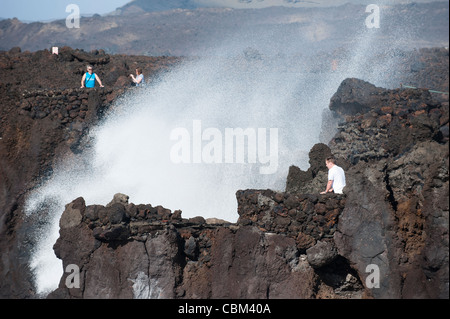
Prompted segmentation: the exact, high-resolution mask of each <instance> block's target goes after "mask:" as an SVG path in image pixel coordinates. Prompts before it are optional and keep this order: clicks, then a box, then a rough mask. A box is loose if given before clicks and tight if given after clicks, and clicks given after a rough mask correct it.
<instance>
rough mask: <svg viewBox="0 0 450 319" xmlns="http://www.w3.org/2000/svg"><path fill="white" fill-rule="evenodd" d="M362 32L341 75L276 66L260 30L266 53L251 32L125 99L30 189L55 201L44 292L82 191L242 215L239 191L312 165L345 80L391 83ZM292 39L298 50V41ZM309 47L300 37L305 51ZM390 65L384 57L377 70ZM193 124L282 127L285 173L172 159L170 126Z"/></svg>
mask: <svg viewBox="0 0 450 319" xmlns="http://www.w3.org/2000/svg"><path fill="white" fill-rule="evenodd" d="M361 25H362V28H363V27H364V21H361ZM364 32H365V31H364ZM364 32H363V31H362V33H363V35H362V36H357V35H355V39H357V40H356V43H354V45H352V46H351V47H348V48H347V49H348V51H350V52H353V55H351V56H349V57H348V58H347V59H346V60H345V61H343V62H342V64H341V68H340V70H339V72H335V73H327V72H323V73H309V72H306V71H304V70H301V69H299V68H294V69H292V68H291V66H292V61H291V60H290V58H289V56H286V59H285V60H282V59H278V60H277V64H270V59H271V56H268V55H267V54H266V53H265V52H273V51H275V50H276V48H273V47H270V46H271V44H270V43H267V42H259V41H258V40H257V39H258V37H253V41H252V43H251V47H253V48H254V49H255V50H257V51H258V52H260V53H261V54H260V57H261V58H259V59H252V58H251V57H249V56H248V55H247V56H246V55H245V54H244V53H245V50H246V49H247V48H248V47H249V43H248V41H243V40H242V39H249V35H248V34H245V32H243V34H238V35H236V37H235V38H233V39H227V40H224V41H223V42H222V43H221V44H218V45H216V46H215V47H214V50H216V52H217V54H211V55H210V57H201V58H199V59H197V60H193V61H187V62H185V63H184V64H183V65H181V66H179V67H178V68H176V69H174V70H172V71H170V72H168V73H167V74H165V75H164V76H163V77H161V78H160V79H159V81H157V82H156V83H154V84H152V85H151V86H149V87H147V88H145V89H143V90H139V91H135V92H136V93H135V94H133V95H130V96H128V97H126V98H124V99H121V100H120V101H117V102H116V103H115V105H114V106H113V109H114V111H113V112H111V114H109V115H108V117H107V118H106V119H105V120H104V122H103V123H102V124H101V125H99V126H98V127H96V128H95V129H93V130H92V131H91V139H92V141H91V144H92V147H91V148H90V149H88V150H85V152H84V153H83V154H81V155H77V156H75V155H73V156H72V160H68V161H63V162H62V164H61V165H59V167H57V168H55V170H54V174H53V176H52V178H51V179H50V180H48V181H47V182H46V183H45V184H43V185H42V186H41V187H40V188H38V189H36V190H35V191H34V192H32V193H31V194H30V196H29V199H28V210H27V211H28V214H29V215H35V214H38V215H42V211H41V210H40V207H42V205H43V204H44V203H45V202H46V201H47V200H48V199H50V198H51V199H52V201H53V203H54V205H52V206H51V207H49V208H48V213H46V214H45V216H43V217H45V220H46V223H45V227H41V228H40V232H41V236H39V237H37V238H36V244H35V250H34V253H33V257H32V259H31V263H30V266H31V267H32V268H33V269H34V272H35V277H36V282H35V284H36V289H37V291H38V292H39V293H42V294H45V293H46V292H48V291H50V290H52V289H54V288H55V287H56V286H57V284H58V281H59V278H60V275H61V272H62V269H61V268H60V273H57V272H56V270H55V269H57V268H58V267H60V266H59V265H60V262H59V261H58V259H57V258H56V257H55V256H54V254H53V250H52V245H53V244H54V242H55V240H56V238H57V237H58V221H59V217H60V215H61V213H62V211H63V210H64V205H65V204H67V203H69V202H71V201H72V200H73V199H75V198H77V197H79V196H82V197H84V199H85V201H86V203H87V205H91V204H103V205H105V204H107V203H108V202H109V201H110V200H111V198H112V196H113V194H115V193H118V192H121V193H126V194H127V195H129V196H130V200H131V201H132V202H135V203H151V204H153V205H163V206H164V207H170V208H171V209H173V210H175V209H181V210H182V211H183V216H184V217H194V216H198V215H202V216H204V217H217V218H221V219H225V220H229V221H231V222H234V221H236V219H237V217H238V216H237V212H236V208H237V203H236V199H235V192H236V191H237V190H239V189H246V188H271V189H274V190H283V189H284V186H285V178H286V176H287V172H288V168H289V166H290V165H297V166H299V167H301V168H304V169H306V168H307V167H308V162H307V154H308V152H309V150H310V149H311V147H312V146H313V145H314V144H315V143H317V142H319V135H320V130H321V124H322V123H321V122H322V118H321V115H322V112H323V110H324V109H326V108H327V107H328V103H329V99H330V98H331V96H332V94H333V93H334V92H335V91H336V89H337V88H338V86H339V84H340V82H341V81H342V80H343V79H344V78H345V77H348V76H349V75H350V76H353V77H359V78H361V79H368V80H372V81H373V80H376V81H375V82H376V83H377V84H378V85H383V81H384V80H385V79H386V77H383V78H382V79H375V78H374V74H375V75H376V74H378V75H382V74H381V73H373V72H371V71H372V69H373V68H376V67H377V65H372V69H371V70H367V69H365V68H364V67H361V66H362V65H364V64H365V63H366V61H367V60H371V59H372V58H373V57H375V56H376V55H377V54H380V53H382V52H383V50H385V46H384V45H383V44H382V43H377V45H371V44H373V42H374V39H373V38H372V37H371V35H370V34H369V33H364ZM253 35H254V34H253ZM266 36H267V35H266ZM290 40H291V42H290V43H289V47H290V50H293V47H294V45H295V41H296V39H290ZM302 45H304V44H303V43H298V44H297V46H298V50H299V52H301V50H302ZM214 50H213V51H214ZM211 53H213V52H211ZM372 60H375V59H372ZM386 63H389V61H386V60H383V61H382V62H381V65H378V67H382V66H385V65H386ZM389 66H390V67H391V68H393V67H395V63H391V64H389ZM194 121H201V123H202V127H203V128H205V129H206V128H214V129H217V130H218V131H220V132H225V130H226V129H227V128H242V129H246V128H253V129H258V128H265V129H270V128H276V129H278V133H279V135H278V169H277V171H276V172H275V173H274V174H271V175H264V174H260V173H259V168H260V163H253V164H252V163H248V162H246V163H236V162H233V163H224V162H223V163H220V164H218V163H212V164H209V163H203V162H200V163H188V164H184V163H174V162H173V161H172V160H171V158H170V153H171V148H172V147H173V145H174V141H173V140H171V139H170V135H171V132H172V131H173V130H174V129H176V128H184V129H186V130H187V131H188V132H192V129H193V123H195V122H194ZM202 142H203V143H204V144H206V143H207V142H208V141H202Z"/></svg>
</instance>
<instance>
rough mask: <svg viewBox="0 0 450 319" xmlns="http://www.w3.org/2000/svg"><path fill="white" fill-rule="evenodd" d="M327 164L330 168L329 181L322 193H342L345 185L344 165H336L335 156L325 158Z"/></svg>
mask: <svg viewBox="0 0 450 319" xmlns="http://www.w3.org/2000/svg"><path fill="white" fill-rule="evenodd" d="M325 165H326V166H327V168H328V183H327V188H326V190H325V191H324V192H321V194H326V193H332V192H334V193H336V194H342V190H343V189H344V187H345V172H344V170H343V169H342V167H339V166H337V165H336V161H335V159H334V158H333V157H328V158H327V159H326V160H325Z"/></svg>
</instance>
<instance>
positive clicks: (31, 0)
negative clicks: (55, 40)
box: [0, 0, 130, 21]
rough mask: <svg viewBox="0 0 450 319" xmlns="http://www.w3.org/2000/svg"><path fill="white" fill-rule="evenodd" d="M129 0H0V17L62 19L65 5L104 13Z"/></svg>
mask: <svg viewBox="0 0 450 319" xmlns="http://www.w3.org/2000/svg"><path fill="white" fill-rule="evenodd" d="M129 1H130V0H107V1H106V0H105V1H99V0H0V18H14V17H15V18H18V19H19V20H21V21H46V20H54V19H64V18H66V17H67V16H68V15H69V14H70V12H69V13H66V7H67V6H68V5H69V4H76V5H78V7H79V8H80V13H81V15H90V14H94V13H97V14H106V13H110V12H112V11H114V10H116V9H117V8H118V7H121V6H123V5H125V4H126V3H128V2H129Z"/></svg>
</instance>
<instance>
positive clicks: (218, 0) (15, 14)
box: [0, 0, 435, 22]
mask: <svg viewBox="0 0 450 319" xmlns="http://www.w3.org/2000/svg"><path fill="white" fill-rule="evenodd" d="M161 1H166V0H161ZM192 1H193V2H197V3H199V4H204V3H208V4H209V5H211V4H214V5H218V6H221V5H224V4H226V5H230V4H231V6H232V7H236V8H242V7H256V8H258V7H264V6H269V5H282V4H284V5H285V4H287V3H288V4H289V3H290V4H291V5H302V3H310V4H311V3H315V4H319V5H330V4H331V5H339V4H343V3H345V2H352V3H362V4H364V3H366V4H370V3H377V2H384V3H387V2H395V1H397V2H413V1H416V2H431V1H435V0H311V1H309V0H308V1H304V0H288V1H286V0H242V1H238V0H192ZM128 2H130V0H0V18H6V19H8V18H9V19H11V18H18V19H19V20H21V21H23V22H31V21H49V20H55V19H65V18H66V17H67V16H68V15H69V14H70V11H69V12H68V13H66V7H67V6H68V5H69V4H76V5H78V7H79V8H80V13H81V15H92V14H95V13H97V14H100V15H104V14H107V13H110V12H113V11H114V10H116V9H117V8H119V7H121V6H123V5H125V4H127V3H128Z"/></svg>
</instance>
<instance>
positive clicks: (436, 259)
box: [287, 79, 449, 298]
mask: <svg viewBox="0 0 450 319" xmlns="http://www.w3.org/2000/svg"><path fill="white" fill-rule="evenodd" d="M330 109H331V110H333V111H334V112H335V115H336V118H335V119H338V118H339V119H340V121H341V122H342V123H341V124H340V125H339V126H338V133H337V134H336V135H335V137H334V138H333V139H332V141H331V142H330V143H329V146H330V150H329V152H331V153H333V154H334V155H335V156H336V157H337V158H338V159H339V160H340V163H341V165H342V166H343V167H345V169H346V176H347V187H346V188H345V189H344V193H345V194H346V195H347V196H346V205H345V208H344V210H343V211H342V213H341V215H340V217H339V223H338V227H337V230H336V232H335V235H334V242H335V244H336V246H337V249H338V252H339V254H340V255H341V256H343V257H345V258H346V259H347V260H348V261H349V263H350V264H351V266H352V268H354V269H355V270H357V271H358V273H359V274H363V273H364V272H365V271H366V267H367V265H369V264H373V263H374V264H377V265H378V266H380V272H381V276H382V280H381V288H380V289H373V290H372V293H373V296H374V297H377V298H446V297H448V281H449V277H448V225H449V224H448V222H449V221H448V211H449V204H448V199H449V189H448V167H449V162H448V161H449V149H448V147H449V146H448V141H449V136H448V127H449V116H448V114H449V113H448V112H449V105H448V100H447V101H446V102H442V103H441V102H437V101H436V100H434V99H433V98H432V96H431V95H430V93H429V92H428V91H427V90H401V89H396V90H385V89H382V88H376V87H375V86H373V85H372V84H370V83H367V82H364V81H361V80H357V79H347V80H345V81H344V82H343V83H342V84H341V86H340V88H339V89H338V91H337V92H336V94H335V95H334V96H333V98H332V99H331V102H330ZM304 175H307V172H302V171H301V170H299V169H298V168H291V170H290V176H288V183H287V191H291V190H296V189H299V188H300V189H301V188H305V187H307V186H305V185H304V183H305V178H302V177H303V176H304ZM318 178H319V177H316V178H315V179H318ZM306 182H308V180H306ZM322 182H323V181H322ZM309 184H310V185H314V180H313V181H310V182H309ZM322 185H323V184H322ZM317 191H319V189H317Z"/></svg>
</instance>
